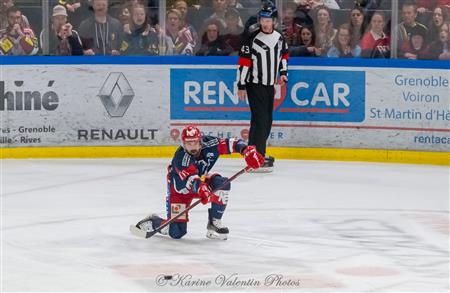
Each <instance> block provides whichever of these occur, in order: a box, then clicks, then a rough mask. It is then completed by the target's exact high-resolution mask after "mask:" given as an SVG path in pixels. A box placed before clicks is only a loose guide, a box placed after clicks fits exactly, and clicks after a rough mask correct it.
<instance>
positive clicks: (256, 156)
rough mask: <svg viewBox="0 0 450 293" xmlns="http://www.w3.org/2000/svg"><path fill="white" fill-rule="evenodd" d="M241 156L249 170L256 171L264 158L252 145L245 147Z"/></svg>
mask: <svg viewBox="0 0 450 293" xmlns="http://www.w3.org/2000/svg"><path fill="white" fill-rule="evenodd" d="M242 155H243V156H244V159H245V162H246V163H247V167H249V168H252V169H255V170H256V169H258V168H259V167H261V166H262V165H263V164H264V157H263V156H262V155H261V154H260V153H258V151H257V150H256V147H255V146H254V145H249V146H248V147H246V148H245V149H244V151H243V152H242Z"/></svg>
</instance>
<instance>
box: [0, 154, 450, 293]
mask: <svg viewBox="0 0 450 293" xmlns="http://www.w3.org/2000/svg"><path fill="white" fill-rule="evenodd" d="M168 162H169V159H133V160H128V159H105V160H3V161H2V162H1V164H2V166H1V167H2V168H1V174H2V182H1V183H2V186H1V188H2V189H1V220H2V222H1V232H2V233H1V234H2V235H1V236H2V239H1V244H2V249H1V252H2V255H1V277H2V281H1V288H0V289H1V290H0V291H119V292H124V291H152V292H154V291H225V290H226V291H232V290H234V291H257V290H260V291H278V292H285V291H286V290H290V291H296V292H298V291H300V292H301V291H308V292H310V291H320V292H330V291H334V292H335V291H347V292H350V291H351V292H355V291H358V292H360V291H364V292H380V291H385V292H392V291H396V292H398V291H423V292H436V291H442V292H448V291H449V180H450V178H449V168H448V167H439V166H419V165H401V164H375V163H374V164H370V163H341V162H321V161H288V160H278V161H276V170H275V172H274V173H270V174H244V175H242V176H241V177H239V178H238V179H236V180H235V181H234V182H233V183H232V190H231V194H230V203H229V205H228V207H227V210H226V213H225V215H224V218H223V223H224V224H226V225H227V226H228V227H229V228H230V235H229V239H228V240H227V241H218V240H216V241H214V240H210V239H207V238H206V237H205V233H206V219H207V210H206V209H207V207H206V206H198V207H196V208H195V209H193V210H192V212H191V213H190V222H189V226H188V234H187V235H186V236H185V237H184V238H183V239H181V240H173V239H169V238H166V237H164V236H155V237H153V238H150V239H139V238H136V237H135V236H134V235H131V234H130V233H129V231H128V228H129V225H130V224H133V223H136V222H137V221H138V220H140V219H141V218H142V217H144V216H146V215H147V214H149V213H152V212H157V213H159V214H160V215H164V214H165V194H166V181H165V175H166V165H167V163H168ZM242 167H243V161H242V160H237V159H221V160H220V161H219V162H218V164H217V165H216V167H215V170H214V171H216V172H219V173H221V174H223V175H232V174H233V173H234V172H236V171H238V170H239V169H240V168H242ZM273 274H275V275H276V277H275V279H271V277H272V276H273ZM160 275H167V276H172V279H171V280H164V279H162V280H161V279H159V278H160V277H159V276H160Z"/></svg>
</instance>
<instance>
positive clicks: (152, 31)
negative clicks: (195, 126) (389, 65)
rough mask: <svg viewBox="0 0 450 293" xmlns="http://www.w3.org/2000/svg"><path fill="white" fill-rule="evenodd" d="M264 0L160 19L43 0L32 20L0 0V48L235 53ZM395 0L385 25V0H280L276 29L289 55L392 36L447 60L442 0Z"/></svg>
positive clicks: (380, 54)
mask: <svg viewBox="0 0 450 293" xmlns="http://www.w3.org/2000/svg"><path fill="white" fill-rule="evenodd" d="M264 1H268V0H262V1H261V0H196V1H192V0H173V1H170V0H169V1H167V10H166V13H165V19H164V21H163V22H160V21H159V19H158V17H159V16H160V15H159V13H158V12H159V7H158V5H159V1H152V0H49V4H50V12H49V17H50V20H49V23H50V25H49V27H47V28H40V27H38V26H39V23H33V22H32V21H30V20H33V18H32V17H30V16H31V15H30V14H29V10H28V12H27V15H26V13H24V12H26V9H23V8H26V7H22V6H21V1H20V0H0V20H1V22H0V55H16V56H17V55H36V54H40V55H42V54H48V55H63V56H67V55H87V56H94V55H112V56H118V55H150V56H154V55H197V56H230V55H237V54H238V52H239V49H240V43H241V39H242V36H243V34H248V33H251V32H252V31H254V30H256V29H257V21H256V20H257V18H256V15H257V12H258V10H259V8H260V7H261V5H262V3H261V2H264ZM15 2H17V3H15ZM399 3H400V4H399V8H398V11H399V17H398V19H399V23H398V25H397V26H392V25H391V18H392V17H391V16H392V15H391V14H392V7H391V1H390V0H283V1H282V5H281V7H280V8H281V9H280V10H279V11H278V22H277V23H276V29H277V30H278V31H279V32H280V33H282V34H283V35H284V37H285V39H286V42H287V44H288V46H289V54H290V56H294V57H295V56H301V57H328V58H336V57H337V58H357V57H360V58H390V56H391V53H392V52H391V47H392V42H397V43H396V45H397V46H395V47H396V48H397V51H396V53H397V56H398V58H405V59H435V60H450V34H449V31H450V17H449V12H450V0H399ZM34 19H36V17H34ZM38 19H39V18H38ZM160 23H162V24H164V27H161V25H160ZM391 27H396V28H397V32H396V33H397V34H396V35H397V36H398V38H397V39H396V40H393V39H392V37H391V36H392V33H391Z"/></svg>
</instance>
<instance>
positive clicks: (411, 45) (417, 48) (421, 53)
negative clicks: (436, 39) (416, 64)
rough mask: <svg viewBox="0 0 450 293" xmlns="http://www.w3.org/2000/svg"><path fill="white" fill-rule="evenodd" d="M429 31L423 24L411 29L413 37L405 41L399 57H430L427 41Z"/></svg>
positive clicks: (415, 58) (414, 58)
mask: <svg viewBox="0 0 450 293" xmlns="http://www.w3.org/2000/svg"><path fill="white" fill-rule="evenodd" d="M426 34H427V31H426V30H425V29H424V28H422V27H421V26H416V27H415V28H414V29H412V30H411V38H410V40H409V41H405V42H404V43H403V45H402V48H401V50H400V54H399V58H404V59H412V60H417V59H428V58H429V52H428V46H427V44H426V42H425V38H426Z"/></svg>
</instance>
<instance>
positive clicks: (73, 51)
mask: <svg viewBox="0 0 450 293" xmlns="http://www.w3.org/2000/svg"><path fill="white" fill-rule="evenodd" d="M67 17H68V15H67V10H66V8H65V7H64V6H62V5H56V6H55V7H53V13H52V24H51V27H50V31H49V32H48V33H47V31H46V29H43V30H42V31H41V34H40V37H39V43H40V45H41V50H44V45H45V46H48V50H49V51H48V53H49V55H56V56H74V55H83V46H82V45H81V40H80V37H79V35H78V33H77V32H76V31H75V30H73V29H72V28H73V27H72V24H71V23H69V22H67ZM47 38H48V39H47Z"/></svg>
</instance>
